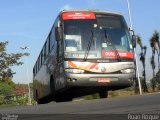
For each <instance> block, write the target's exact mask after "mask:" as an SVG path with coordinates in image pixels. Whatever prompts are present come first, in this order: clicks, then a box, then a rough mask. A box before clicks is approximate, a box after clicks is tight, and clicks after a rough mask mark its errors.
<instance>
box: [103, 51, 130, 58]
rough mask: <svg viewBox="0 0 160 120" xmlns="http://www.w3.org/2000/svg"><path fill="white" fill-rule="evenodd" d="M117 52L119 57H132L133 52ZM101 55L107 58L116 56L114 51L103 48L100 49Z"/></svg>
mask: <svg viewBox="0 0 160 120" xmlns="http://www.w3.org/2000/svg"><path fill="white" fill-rule="evenodd" d="M118 54H119V56H120V57H121V58H133V53H132V52H122V51H118ZM102 56H103V57H108V58H117V55H116V52H115V51H108V50H103V51H102Z"/></svg>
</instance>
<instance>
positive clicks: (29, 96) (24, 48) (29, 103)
mask: <svg viewBox="0 0 160 120" xmlns="http://www.w3.org/2000/svg"><path fill="white" fill-rule="evenodd" d="M20 48H21V49H22V50H24V51H26V50H27V49H29V47H28V46H23V47H20ZM25 64H26V71H27V80H28V105H32V102H31V90H30V85H29V73H28V66H27V65H28V61H27V57H26V58H25Z"/></svg>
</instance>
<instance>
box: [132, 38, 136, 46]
mask: <svg viewBox="0 0 160 120" xmlns="http://www.w3.org/2000/svg"><path fill="white" fill-rule="evenodd" d="M132 46H133V48H136V36H135V35H132Z"/></svg>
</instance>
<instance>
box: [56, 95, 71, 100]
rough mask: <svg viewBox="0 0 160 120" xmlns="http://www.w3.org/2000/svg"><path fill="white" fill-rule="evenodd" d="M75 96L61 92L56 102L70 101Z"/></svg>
mask: <svg viewBox="0 0 160 120" xmlns="http://www.w3.org/2000/svg"><path fill="white" fill-rule="evenodd" d="M72 100H73V97H72V96H71V95H65V94H61V95H58V96H56V98H55V102H69V101H72Z"/></svg>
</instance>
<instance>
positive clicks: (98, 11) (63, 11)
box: [61, 9, 122, 16]
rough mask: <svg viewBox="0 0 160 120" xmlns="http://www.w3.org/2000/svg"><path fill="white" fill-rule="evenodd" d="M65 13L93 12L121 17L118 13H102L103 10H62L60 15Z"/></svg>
mask: <svg viewBox="0 0 160 120" xmlns="http://www.w3.org/2000/svg"><path fill="white" fill-rule="evenodd" d="M65 12H94V13H100V14H111V15H121V16H122V14H121V13H119V12H111V11H104V10H89V9H88V10H85V9H82V10H80V9H76V10H65V9H64V10H62V11H61V13H65Z"/></svg>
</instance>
